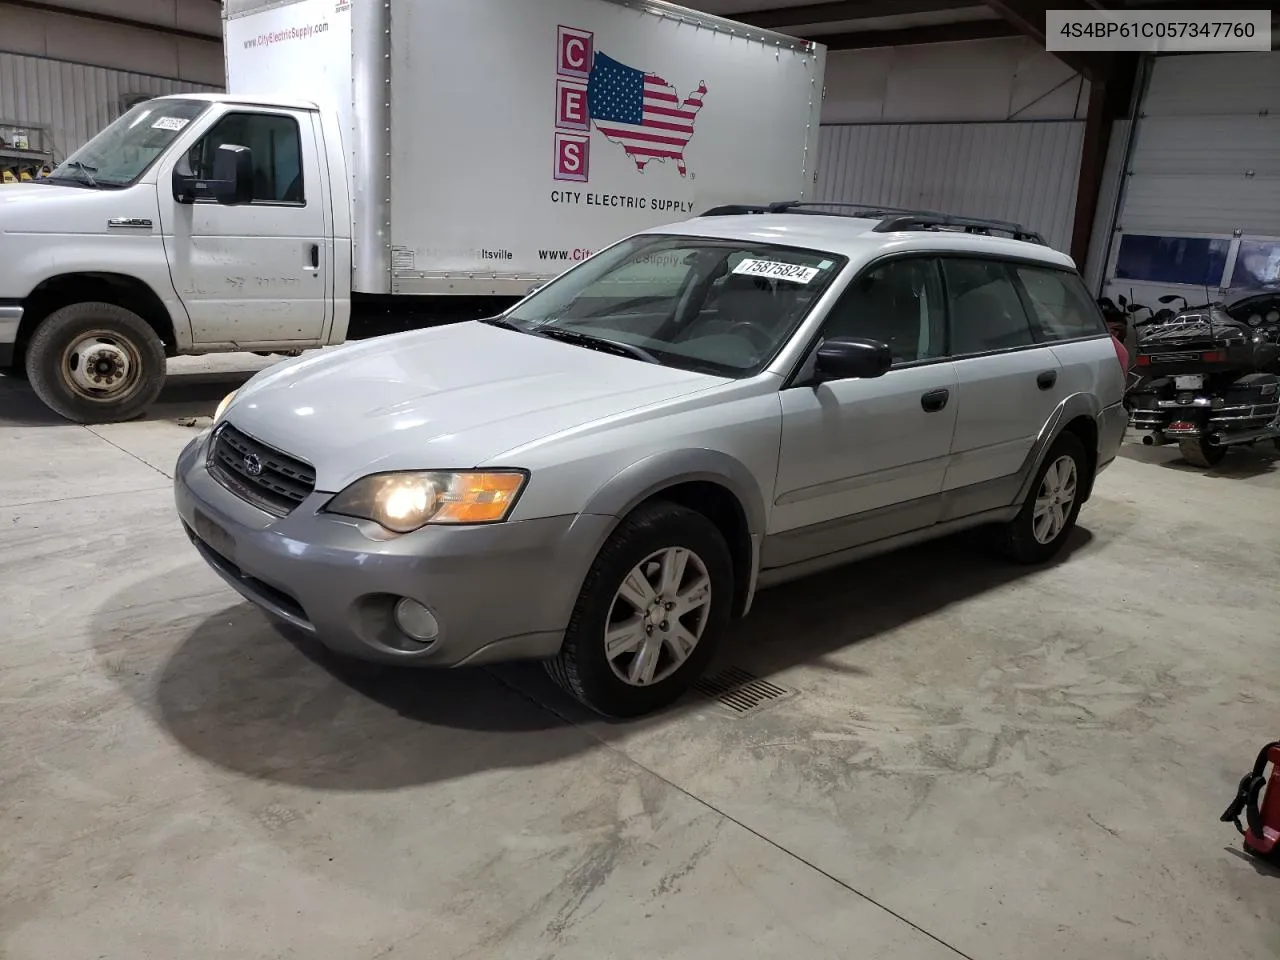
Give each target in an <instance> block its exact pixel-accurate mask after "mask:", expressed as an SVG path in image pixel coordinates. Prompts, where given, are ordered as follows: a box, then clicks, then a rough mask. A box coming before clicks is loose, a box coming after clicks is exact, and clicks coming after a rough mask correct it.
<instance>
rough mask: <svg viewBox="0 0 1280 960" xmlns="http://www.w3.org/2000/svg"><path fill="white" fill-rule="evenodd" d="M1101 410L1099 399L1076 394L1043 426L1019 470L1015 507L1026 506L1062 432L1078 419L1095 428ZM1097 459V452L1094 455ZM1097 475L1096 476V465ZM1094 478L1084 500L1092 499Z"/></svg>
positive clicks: (1066, 400)
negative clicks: (1049, 454)
mask: <svg viewBox="0 0 1280 960" xmlns="http://www.w3.org/2000/svg"><path fill="white" fill-rule="evenodd" d="M1101 413H1102V410H1101V408H1100V406H1099V404H1098V400H1097V398H1096V397H1094V396H1092V395H1090V394H1087V393H1073V394H1071V395H1070V396H1069V397H1067V398H1066V399H1064V400H1063V401H1062V402H1061V403H1060V404H1058V406H1057V408H1056V409H1055V410H1054V411H1053V413H1052V414H1050V416H1049V419H1048V420H1046V421H1045V423H1044V426H1043V427H1041V428H1040V434H1039V436H1037V437H1036V442H1035V443H1033V444H1032V445H1031V450H1030V451H1028V453H1027V459H1026V460H1024V461H1023V464H1022V466H1021V467H1020V468H1019V469H1018V474H1017V475H1018V478H1019V483H1018V497H1017V499H1016V500H1014V503H1016V504H1021V503H1025V502H1026V499H1027V497H1028V496H1029V495H1030V493H1031V484H1032V482H1033V481H1034V480H1035V478H1036V474H1037V473H1039V472H1040V467H1041V466H1043V465H1044V458H1045V457H1046V456H1047V455H1048V453H1049V448H1050V447H1051V446H1053V442H1054V441H1055V440H1057V439H1058V437H1059V436H1060V435H1061V433H1062V430H1063V428H1064V427H1065V426H1066V425H1067V424H1068V423H1070V422H1071V421H1072V420H1074V419H1075V418H1076V417H1089V418H1090V419H1092V420H1093V422H1094V423H1095V424H1098V419H1099V416H1100V414H1101ZM1098 435H1099V438H1101V436H1102V426H1101V424H1098ZM1094 456H1095V458H1097V456H1098V451H1097V450H1095V451H1094ZM1094 472H1095V473H1096V472H1097V467H1096V465H1095V469H1094ZM1092 487H1093V477H1089V478H1088V487H1086V490H1085V496H1084V499H1085V500H1087V499H1088V498H1089V493H1090V492H1092Z"/></svg>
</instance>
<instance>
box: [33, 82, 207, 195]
mask: <svg viewBox="0 0 1280 960" xmlns="http://www.w3.org/2000/svg"><path fill="white" fill-rule="evenodd" d="M208 106H209V104H208V103H207V102H206V101H203V100H147V101H144V102H143V103H139V104H137V105H136V106H134V107H133V109H131V110H130V111H129V112H128V113H126V114H124V115H123V116H122V117H120V118H119V119H118V120H116V122H115V123H113V124H111V125H110V126H108V127H107V128H106V129H105V130H103V131H102V132H101V133H99V134H98V135H97V136H96V137H94V138H93V139H92V140H90V141H89V142H88V143H86V144H85V145H84V146H83V147H81V148H80V149H79V150H77V151H76V152H75V153H73V154H72V155H71V156H69V157H68V158H67V159H66V160H64V161H63V162H62V163H60V164H59V165H58V167H57V168H56V169H55V170H54V171H53V172H52V173H51V174H50V175H49V177H48V178H47V179H50V180H59V181H70V182H75V183H80V184H83V185H84V186H86V187H127V186H128V185H129V184H131V183H133V182H134V181H135V180H137V179H138V177H140V176H142V174H143V173H145V172H146V170H147V168H148V167H150V166H151V164H152V163H153V162H154V161H155V159H156V157H158V156H160V154H161V153H163V152H164V151H165V150H166V149H167V148H168V146H169V144H171V143H172V142H173V141H174V139H175V138H176V137H177V136H178V134H179V133H181V132H182V129H183V128H184V127H185V126H186V125H187V124H189V123H190V122H191V121H192V120H194V119H195V118H196V117H198V116H199V115H200V114H201V113H203V112H204V111H205V109H207V108H208Z"/></svg>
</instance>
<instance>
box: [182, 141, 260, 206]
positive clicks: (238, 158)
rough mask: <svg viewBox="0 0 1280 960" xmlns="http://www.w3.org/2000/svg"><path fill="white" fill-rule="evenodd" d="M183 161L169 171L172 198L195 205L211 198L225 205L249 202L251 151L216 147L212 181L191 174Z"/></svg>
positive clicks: (184, 160)
mask: <svg viewBox="0 0 1280 960" xmlns="http://www.w3.org/2000/svg"><path fill="white" fill-rule="evenodd" d="M190 171H191V165H190V164H189V163H188V162H187V160H186V158H184V159H182V160H181V161H179V162H178V164H177V165H176V166H175V167H174V168H173V199H174V200H176V201H177V202H178V203H195V202H196V199H197V198H199V197H212V198H213V199H214V200H216V201H217V202H218V203H221V204H223V205H225V206H237V205H239V204H244V203H252V202H253V151H252V150H250V149H249V148H248V147H241V146H238V145H236V144H232V143H224V144H222V146H220V147H218V150H217V152H216V153H215V154H214V157H213V178H212V179H210V180H204V179H202V178H200V177H198V176H196V175H195V174H193V173H191V172H190Z"/></svg>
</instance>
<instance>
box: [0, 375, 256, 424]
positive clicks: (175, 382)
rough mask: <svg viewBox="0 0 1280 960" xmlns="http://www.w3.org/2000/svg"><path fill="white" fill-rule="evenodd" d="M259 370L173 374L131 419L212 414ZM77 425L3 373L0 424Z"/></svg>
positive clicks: (158, 418)
mask: <svg viewBox="0 0 1280 960" xmlns="http://www.w3.org/2000/svg"><path fill="white" fill-rule="evenodd" d="M257 372H258V371H257V370H256V369H245V370H218V371H211V372H206V371H178V372H173V373H170V374H169V375H168V376H167V377H166V379H165V385H164V389H163V390H162V391H161V393H160V396H159V398H158V399H157V400H156V402H155V403H153V404H152V405H151V407H150V408H149V409H148V410H147V412H146V413H144V414H143V415H142V416H141V417H138V418H137V419H136V420H134V421H132V422H134V423H144V422H147V421H166V420H169V421H172V420H180V419H185V418H199V417H211V416H213V412H214V409H215V408H216V407H217V406H218V401H220V400H221V399H222V398H223V397H225V396H226V395H227V394H228V393H230V392H231V391H232V390H236V389H238V388H239V387H241V386H243V385H244V383H245V381H247V380H248V379H249V378H250V377H252V376H253V375H254V374H255V373H257ZM74 426H76V424H74V423H72V422H71V421H69V420H65V419H63V418H62V417H60V416H58V414H56V413H54V412H53V411H52V410H50V409H49V408H48V407H46V406H45V405H44V404H43V403H42V402H41V401H40V399H39V398H38V397H37V396H36V395H35V393H34V392H33V391H32V389H31V386H30V385H29V384H28V383H27V382H26V380H24V379H21V378H19V377H14V376H11V375H4V374H0V427H74Z"/></svg>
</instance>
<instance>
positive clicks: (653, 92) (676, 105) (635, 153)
mask: <svg viewBox="0 0 1280 960" xmlns="http://www.w3.org/2000/svg"><path fill="white" fill-rule="evenodd" d="M706 93H707V85H706V84H705V83H699V84H698V89H697V90H696V91H695V92H693V93H691V94H689V96H687V97H685V98H684V99H683V100H681V99H680V95H679V94H677V93H676V91H675V88H674V87H672V86H671V85H670V84H669V83H667V81H665V80H663V79H662V78H661V77H660V76H658V75H657V74H653V73H645V72H644V71H643V70H636V69H635V68H634V67H628V66H627V65H626V64H625V63H619V62H618V61H617V60H614V59H613V58H612V57H607V56H605V55H604V54H603V53H599V52H597V53H596V55H595V59H594V62H593V63H592V65H591V75H590V77H589V78H588V80H587V109H588V110H589V112H590V114H591V120H592V121H593V122H594V123H595V125H596V129H597V130H599V131H600V132H601V133H603V134H604V135H605V136H606V137H608V138H609V139H610V140H614V141H616V142H618V143H620V144H622V149H623V150H624V151H626V153H627V155H628V156H629V157H631V159H632V160H634V161H635V164H636V168H637V169H638V170H640V171H641V172H643V171H644V166H645V164H646V163H648V162H649V161H650V160H655V159H656V160H674V161H675V162H676V166H677V167H678V169H679V170H680V175H681V176H682V177H683V176H685V175H686V174H687V173H688V171H687V170H686V169H685V163H684V148H685V146H686V145H687V144H688V143H689V140H690V138H691V137H692V136H693V123H694V120H695V119H696V118H697V116H698V111H699V110H701V109H702V98H703V97H704V96H706Z"/></svg>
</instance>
